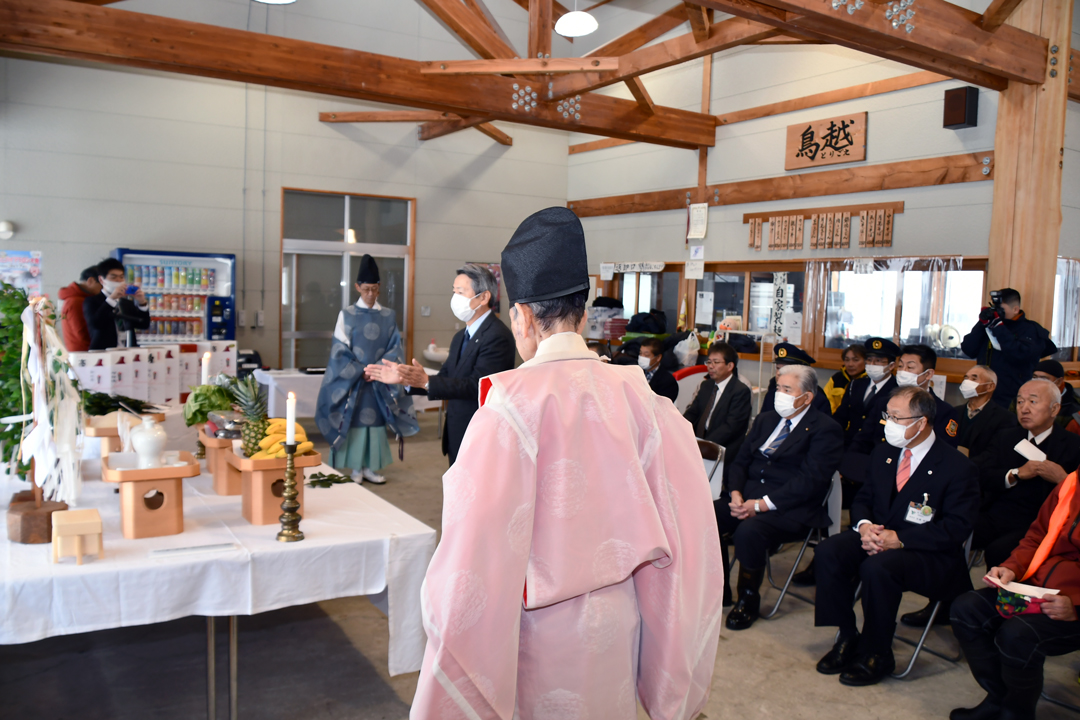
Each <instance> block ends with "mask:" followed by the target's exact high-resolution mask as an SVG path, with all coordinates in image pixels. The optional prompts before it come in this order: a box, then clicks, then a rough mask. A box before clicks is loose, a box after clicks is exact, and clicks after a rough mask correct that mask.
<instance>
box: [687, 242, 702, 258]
mask: <svg viewBox="0 0 1080 720" xmlns="http://www.w3.org/2000/svg"><path fill="white" fill-rule="evenodd" d="M690 259H691V260H704V259H705V246H704V245H691V246H690Z"/></svg>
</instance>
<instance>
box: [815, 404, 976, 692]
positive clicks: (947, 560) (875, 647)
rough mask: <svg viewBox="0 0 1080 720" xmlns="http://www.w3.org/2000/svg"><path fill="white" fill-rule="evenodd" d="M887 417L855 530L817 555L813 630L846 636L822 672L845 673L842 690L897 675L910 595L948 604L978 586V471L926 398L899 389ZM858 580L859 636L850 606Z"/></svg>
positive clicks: (854, 512)
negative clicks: (974, 532) (941, 434)
mask: <svg viewBox="0 0 1080 720" xmlns="http://www.w3.org/2000/svg"><path fill="white" fill-rule="evenodd" d="M886 412H887V415H888V418H887V421H886V423H887V424H886V426H885V433H886V437H887V439H888V442H886V443H884V444H882V445H879V446H878V447H877V448H876V449H875V450H874V452H873V454H872V455H871V456H870V464H869V474H868V476H867V479H866V482H864V483H863V486H862V488H861V489H860V490H859V494H858V495H857V496H856V497H855V501H854V502H853V503H852V506H851V522H852V529H851V530H847V531H844V532H842V533H840V534H839V535H833V536H832V537H830V538H828V539H827V540H825V541H824V542H822V543H821V544H820V545H818V547H817V550H816V551H815V560H816V563H817V601H816V605H815V608H814V624H815V625H817V626H818V627H839V629H840V634H839V637H838V639H837V641H836V644H835V645H834V646H833V649H832V650H830V651H829V652H828V653H827V654H826V655H825V657H823V658H822V659H821V660H820V661H819V662H818V664H817V670H818V672H820V673H822V674H824V675H836V674H839V675H840V682H841V683H843V684H844V685H855V686H860V685H873V684H875V683H878V682H880V681H881V680H882V679H883V678H885V677H886V676H887V675H889V674H890V673H892V672H893V670H894V669H895V668H896V662H895V660H894V659H893V654H892V640H893V632H894V631H895V629H896V612H897V610H898V609H899V607H900V600H901V597H902V596H903V594H904V592H906V591H909V590H910V591H913V592H916V593H919V594H920V595H926V596H928V597H930V598H932V599H940V600H951V599H952V598H954V597H956V596H957V595H959V594H960V593H962V592H965V591H967V590H970V589H971V580H970V578H969V576H968V572H967V565H966V563H965V561H964V549H963V544H964V541H965V540H966V539H967V537H968V535H970V534H971V529H972V527H973V526H974V524H975V517H976V515H977V514H978V510H979V479H978V471H977V469H976V468H975V465H974V463H972V462H971V461H970V460H969V459H968V458H966V457H964V455H963V454H962V453H960V452H959V451H958V450H956V449H955V448H952V447H950V446H949V445H947V444H946V443H943V442H941V440H940V439H939V438H937V437H936V433H935V430H934V417H935V414H936V412H937V403H936V402H935V401H934V397H933V396H932V395H931V394H930V393H929V392H927V391H925V390H923V389H921V388H918V387H911V386H909V387H903V388H900V389H898V390H897V391H896V392H894V393H893V395H892V397H891V398H890V399H889V402H888V405H887V411H886ZM859 580H861V581H862V607H863V618H864V620H863V631H862V635H861V636H860V634H859V632H858V630H857V628H856V624H855V609H854V608H853V607H852V604H853V600H854V596H855V587H856V584H857V583H858V582H859Z"/></svg>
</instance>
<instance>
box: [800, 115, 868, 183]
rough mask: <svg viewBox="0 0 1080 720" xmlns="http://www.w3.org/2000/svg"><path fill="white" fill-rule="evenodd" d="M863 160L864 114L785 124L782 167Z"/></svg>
mask: <svg viewBox="0 0 1080 720" xmlns="http://www.w3.org/2000/svg"><path fill="white" fill-rule="evenodd" d="M865 159H866V113H864V112H861V113H852V114H851V115H842V116H840V117H833V118H828V119H825V120H816V121H814V122H810V123H799V124H798V125H788V129H787V147H786V148H785V150H784V169H785V170H799V169H801V168H807V167H820V166H823V165H836V164H838V163H847V162H856V161H858V160H865Z"/></svg>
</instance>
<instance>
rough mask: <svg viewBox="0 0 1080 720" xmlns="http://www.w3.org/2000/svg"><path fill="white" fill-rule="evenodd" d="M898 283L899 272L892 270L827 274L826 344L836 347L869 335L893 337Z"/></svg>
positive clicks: (845, 271)
mask: <svg viewBox="0 0 1080 720" xmlns="http://www.w3.org/2000/svg"><path fill="white" fill-rule="evenodd" d="M899 282H900V273H898V272H896V271H893V270H885V271H879V272H874V273H869V274H858V273H855V272H854V271H850V270H842V271H839V272H832V273H829V293H828V302H827V304H826V308H825V347H830V348H838V349H839V348H845V347H847V346H848V345H850V344H851V343H852V342H855V341H862V340H866V339H868V338H871V337H886V338H891V337H893V335H894V332H895V329H896V291H897V285H898V284H899Z"/></svg>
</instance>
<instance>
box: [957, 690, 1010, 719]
mask: <svg viewBox="0 0 1080 720" xmlns="http://www.w3.org/2000/svg"><path fill="white" fill-rule="evenodd" d="M1000 717H1001V705H999V704H998V702H997V700H994V699H992V698H991V697H990V696H989V695H987V696H986V697H985V698H984V699H983V701H982V702H981V703H979V704H978V705H976V706H975V707H973V708H956V709H955V710H953V711H952V712H951V713H949V720H998V718H1000Z"/></svg>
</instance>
